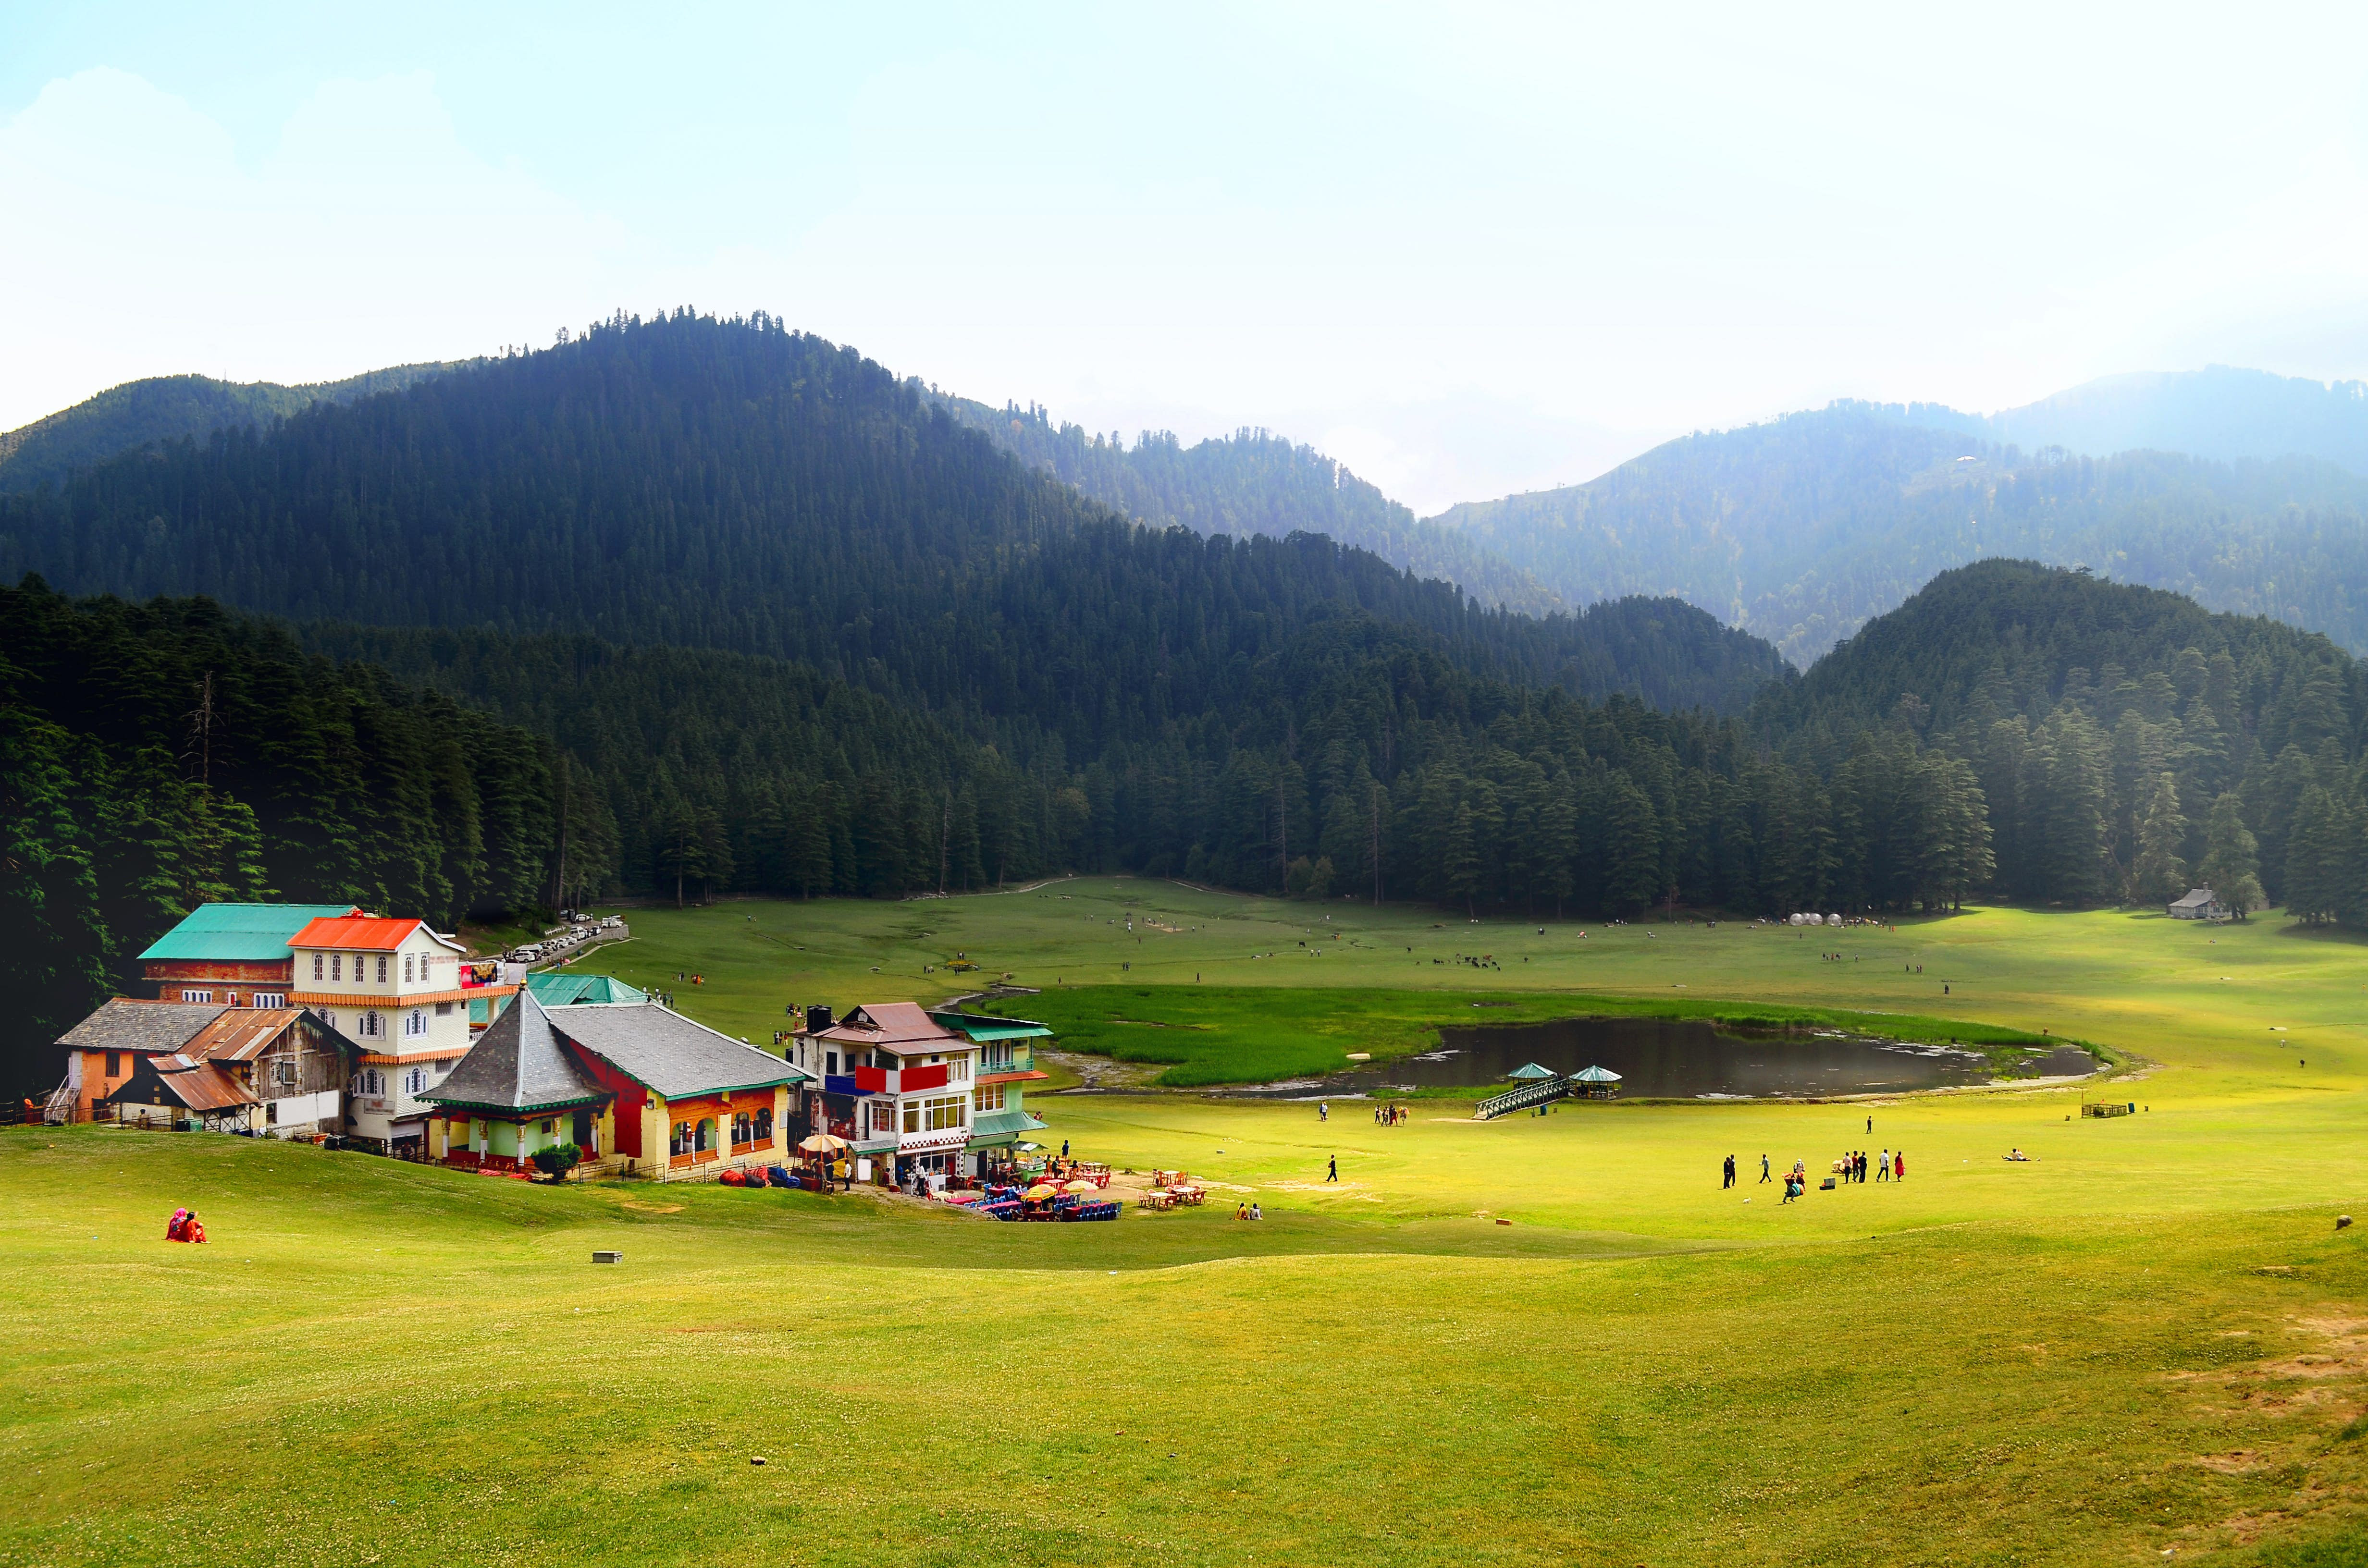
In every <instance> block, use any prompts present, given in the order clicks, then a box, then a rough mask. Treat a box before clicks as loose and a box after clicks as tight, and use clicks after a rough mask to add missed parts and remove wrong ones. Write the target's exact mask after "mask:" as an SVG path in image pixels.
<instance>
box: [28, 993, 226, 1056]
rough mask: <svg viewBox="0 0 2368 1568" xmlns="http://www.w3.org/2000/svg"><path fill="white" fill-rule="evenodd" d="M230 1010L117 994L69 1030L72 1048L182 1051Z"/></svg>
mask: <svg viewBox="0 0 2368 1568" xmlns="http://www.w3.org/2000/svg"><path fill="white" fill-rule="evenodd" d="M229 1010H230V1009H229V1008H227V1007H217V1006H213V1005H212V1004H211V1003H207V1002H135V1001H133V1000H132V999H131V997H129V996H117V997H114V998H112V999H110V1000H109V1001H108V1002H106V1003H105V1004H103V1005H102V1006H100V1007H99V1009H98V1011H97V1012H96V1013H93V1014H92V1015H91V1016H90V1017H87V1018H85V1019H84V1020H83V1021H82V1022H80V1023H78V1024H76V1025H75V1026H74V1028H70V1029H68V1030H67V1031H66V1032H65V1035H64V1037H63V1039H61V1040H59V1041H58V1043H59V1044H60V1045H63V1046H64V1047H65V1048H66V1049H67V1050H68V1051H178V1050H180V1049H181V1047H183V1046H185V1045H187V1044H188V1043H189V1041H190V1040H194V1039H196V1038H197V1035H198V1031H199V1030H200V1029H202V1028H205V1027H206V1026H207V1025H208V1024H210V1023H212V1022H213V1021H214V1020H215V1019H216V1018H219V1017H222V1015H223V1014H224V1013H226V1012H228V1011H229Z"/></svg>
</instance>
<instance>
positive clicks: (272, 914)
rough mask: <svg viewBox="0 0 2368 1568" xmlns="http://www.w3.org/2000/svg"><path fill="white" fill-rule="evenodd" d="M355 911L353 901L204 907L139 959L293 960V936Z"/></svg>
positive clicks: (268, 961) (194, 911)
mask: <svg viewBox="0 0 2368 1568" xmlns="http://www.w3.org/2000/svg"><path fill="white" fill-rule="evenodd" d="M353 912H354V906H353V905H352V904H350V903H201V904H199V905H198V907H197V908H195V909H193V910H191V911H189V913H188V915H186V916H184V917H183V919H182V921H181V923H180V924H179V925H178V926H174V927H173V928H172V929H171V930H170V931H167V932H165V934H164V935H163V936H161V937H157V938H156V939H155V940H154V942H151V943H150V944H149V945H148V949H147V951H145V952H143V953H142V954H141V955H140V956H141V957H142V958H143V959H197V960H205V959H215V960H226V961H233V962H245V963H273V962H279V961H283V960H292V959H294V957H295V956H296V955H295V953H294V952H293V951H292V950H291V949H290V948H289V946H288V938H289V937H293V936H294V935H295V934H296V933H297V932H299V931H302V929H304V927H305V926H310V925H311V924H312V923H313V921H315V920H334V919H336V918H337V916H339V915H350V914H352V913H353Z"/></svg>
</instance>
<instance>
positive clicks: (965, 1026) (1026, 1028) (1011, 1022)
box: [929, 1011, 1053, 1044]
mask: <svg viewBox="0 0 2368 1568" xmlns="http://www.w3.org/2000/svg"><path fill="white" fill-rule="evenodd" d="M929 1017H931V1018H932V1019H934V1020H935V1021H936V1022H937V1023H939V1025H941V1026H943V1027H944V1028H950V1029H956V1030H959V1031H960V1032H962V1034H965V1035H967V1036H969V1037H970V1038H971V1039H972V1040H976V1041H978V1042H980V1043H981V1044H985V1042H986V1041H989V1040H1050V1039H1052V1038H1053V1031H1052V1030H1051V1029H1048V1028H1045V1027H1044V1026H1043V1025H1042V1024H1032V1023H1030V1022H1029V1021H1028V1020H1027V1019H1026V1018H988V1017H980V1016H979V1015H978V1014H976V1013H948V1012H936V1011H933V1012H931V1013H930V1014H929Z"/></svg>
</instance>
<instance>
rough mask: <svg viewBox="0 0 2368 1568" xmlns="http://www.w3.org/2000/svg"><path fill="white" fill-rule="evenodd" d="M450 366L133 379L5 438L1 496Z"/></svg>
mask: <svg viewBox="0 0 2368 1568" xmlns="http://www.w3.org/2000/svg"><path fill="white" fill-rule="evenodd" d="M448 369H451V367H450V366H449V365H440V364H427V365H396V366H393V367H391V368H389V369H383V370H366V371H364V372H363V373H362V374H360V375H359V376H351V377H348V378H347V379H346V380H344V381H314V382H312V383H310V384H308V385H304V386H293V387H288V386H281V385H279V383H277V382H274V381H215V380H214V379H213V378H212V377H211V376H152V377H150V378H149V379H148V380H146V381H126V382H124V383H123V385H121V386H120V387H111V388H109V389H108V391H106V392H100V393H99V394H98V395H97V397H94V398H89V399H86V400H85V401H84V402H81V403H75V404H74V406H73V407H72V408H67V409H61V410H60V411H59V412H57V413H55V414H52V415H48V416H46V417H44V418H41V419H37V420H35V421H34V422H33V423H32V424H30V425H27V426H20V427H19V428H17V429H15V430H10V431H6V432H5V433H0V491H11V490H38V489H40V487H41V486H43V485H45V484H53V483H57V482H58V481H59V480H62V479H63V478H65V477H66V475H68V474H70V473H72V472H74V470H76V469H81V468H88V467H90V466H91V465H92V464H93V463H97V462H103V461H105V460H107V459H108V458H111V457H116V456H119V455H120V454H122V453H124V452H128V451H132V450H135V449H138V448H141V447H145V446H151V445H154V444H155V443H157V442H161V441H173V440H179V439H181V438H182V437H192V438H198V439H202V438H203V437H206V436H207V435H209V434H211V433H212V432H213V431H216V430H221V429H225V428H228V427H230V426H236V425H268V424H269V423H270V422H271V421H272V420H274V419H284V418H286V417H287V416H288V415H291V414H295V413H297V412H299V411H301V410H302V409H307V408H310V407H312V406H313V404H314V403H351V402H352V401H353V400H354V399H356V398H358V397H368V396H370V394H371V393H372V392H399V391H401V390H402V389H403V388H404V387H407V386H409V385H411V384H412V383H413V382H414V381H420V380H423V379H425V378H426V377H428V376H434V375H440V374H442V373H443V372H444V371H446V370H448Z"/></svg>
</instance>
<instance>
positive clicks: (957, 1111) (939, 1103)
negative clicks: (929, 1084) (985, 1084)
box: [905, 1095, 970, 1132]
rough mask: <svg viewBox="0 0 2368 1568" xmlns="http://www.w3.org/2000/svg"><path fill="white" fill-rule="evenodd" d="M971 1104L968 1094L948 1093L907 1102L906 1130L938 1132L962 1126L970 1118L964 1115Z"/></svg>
mask: <svg viewBox="0 0 2368 1568" xmlns="http://www.w3.org/2000/svg"><path fill="white" fill-rule="evenodd" d="M969 1104H970V1096H967V1095H948V1096H944V1097H943V1098H940V1099H934V1100H906V1101H905V1131H907V1132H937V1131H942V1130H944V1129H946V1128H949V1127H960V1126H962V1125H963V1123H964V1122H965V1121H966V1120H967V1119H968V1118H967V1117H965V1116H964V1115H963V1112H964V1110H965V1109H966V1108H968V1106H969Z"/></svg>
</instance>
